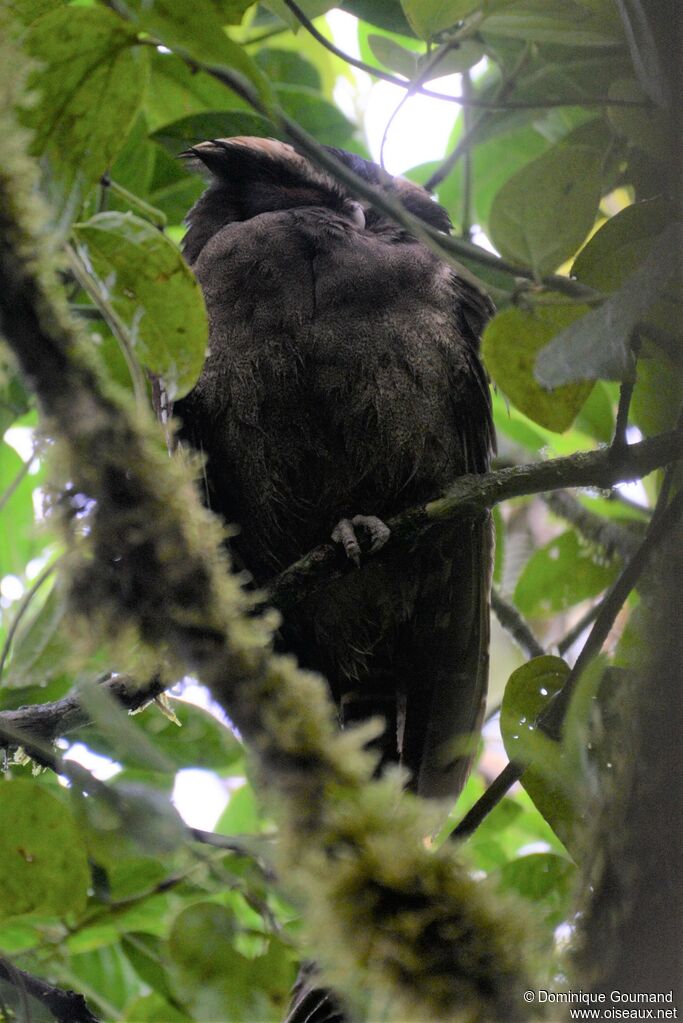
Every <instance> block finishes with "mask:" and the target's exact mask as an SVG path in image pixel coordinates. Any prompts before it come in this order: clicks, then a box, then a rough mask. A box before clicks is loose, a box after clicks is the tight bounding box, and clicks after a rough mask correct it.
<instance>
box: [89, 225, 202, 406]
mask: <svg viewBox="0 0 683 1023" xmlns="http://www.w3.org/2000/svg"><path fill="white" fill-rule="evenodd" d="M74 235H75V238H76V240H77V242H78V247H79V250H80V252H81V254H82V256H83V258H84V259H85V260H86V262H87V264H88V265H89V266H91V267H92V270H93V272H94V274H95V275H96V277H97V278H98V280H99V282H100V287H101V289H102V291H103V293H104V295H105V296H106V298H107V299H108V300H109V301H110V302H111V304H112V306H113V307H114V309H115V311H116V312H117V313H118V315H119V316H120V317H121V319H122V320H123V322H124V323H125V324H126V325H127V327H128V329H129V331H130V336H131V340H132V342H133V345H134V347H135V351H136V353H137V355H138V357H139V359H140V361H141V363H142V364H143V365H144V366H146V367H147V368H148V369H150V370H151V371H152V372H153V373H157V374H159V375H160V376H162V377H163V379H164V383H165V385H166V388H167V389H168V392H169V394H170V395H171V397H179V396H182V395H183V394H186V393H187V392H188V391H189V390H190V388H191V387H192V385H193V384H194V383H195V381H196V380H197V377H198V376H199V373H200V371H201V368H202V365H203V362H204V355H205V351H206V344H207V337H208V327H207V319H206V309H205V307H204V302H203V299H202V295H201V291H200V289H199V285H198V284H197V282H196V280H195V278H194V277H193V275H192V273H191V272H190V270H189V268H188V267H187V265H186V264H185V262H184V261H183V259H182V257H181V255H180V253H179V252H178V249H177V248H176V247H175V245H173V243H172V242H170V241H169V240H168V239H167V238H165V237H164V235H163V234H161V233H160V232H159V231H158V230H157V229H156V228H155V227H153V226H152V225H151V224H148V223H147V222H146V221H144V220H140V219H139V218H138V217H135V216H133V215H132V214H131V213H100V214H97V215H96V216H95V217H93V218H92V219H91V220H89V221H87V222H86V223H84V224H76V225H75V226H74Z"/></svg>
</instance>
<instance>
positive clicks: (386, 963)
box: [0, 55, 530, 1023]
mask: <svg viewBox="0 0 683 1023" xmlns="http://www.w3.org/2000/svg"><path fill="white" fill-rule="evenodd" d="M13 58H14V66H15V67H16V63H17V60H18V55H13ZM7 63H8V62H7V61H6V62H5V66H7ZM9 63H10V65H11V63H12V62H9ZM2 87H3V82H2V78H1V77H0V92H2V91H3V89H2ZM0 98H2V99H4V97H0ZM1 105H2V106H3V107H6V104H5V103H2V104H1ZM3 121H4V122H5V123H4V124H3V128H4V132H3V134H4V137H5V138H6V139H7V144H6V145H4V146H3V149H2V152H0V192H1V195H0V200H1V201H0V210H1V211H2V212H1V213H0V317H1V324H2V331H3V333H4V335H5V337H6V339H7V341H8V342H9V344H10V345H11V347H12V349H13V350H14V352H15V354H16V357H17V360H18V362H19V364H20V367H21V369H22V371H23V374H24V377H25V379H26V381H27V383H28V384H29V385H30V386H31V387H32V389H33V390H34V391H35V393H36V395H37V397H38V399H39V403H40V406H41V408H42V411H43V414H44V416H45V418H46V427H47V428H48V429H49V430H50V432H51V433H52V434H53V435H54V436H55V437H56V438H58V439H59V441H60V444H61V449H62V457H63V461H64V463H65V475H66V476H67V477H68V479H69V480H70V481H71V482H72V484H73V486H74V487H75V488H76V489H77V492H78V493H79V494H82V495H83V496H84V498H86V499H87V502H88V507H89V508H90V511H89V518H88V523H87V524H88V527H89V528H88V530H87V531H86V530H83V529H82V528H79V531H78V534H77V533H76V531H75V530H73V529H71V527H70V522H69V520H68V519H66V517H65V525H66V531H67V537H68V541H69V547H70V555H69V557H70V567H69V580H68V581H69V592H70V597H71V604H72V606H73V608H74V609H75V610H76V611H77V612H79V613H80V614H81V615H83V616H85V617H86V618H87V620H88V621H89V622H90V623H91V625H92V627H93V628H95V629H98V630H99V631H101V632H102V633H107V634H115V633H116V632H117V630H119V629H121V628H123V627H130V626H131V625H134V626H136V627H137V629H138V631H139V633H140V635H141V637H142V638H143V639H144V640H145V641H146V642H147V643H148V644H149V645H151V646H153V647H154V648H155V649H157V650H158V651H159V653H160V656H163V655H167V656H170V657H171V658H173V659H175V660H176V662H177V663H178V664H179V665H181V666H182V667H183V668H184V669H185V670H189V671H192V672H193V673H195V674H196V675H197V676H198V677H199V678H200V680H201V681H202V682H203V683H204V684H205V685H206V686H207V687H208V688H209V689H210V691H211V692H212V694H213V696H214V698H215V699H216V700H217V701H218V702H219V703H220V704H221V705H222V706H223V707H224V708H225V709H226V711H227V713H228V714H229V716H230V718H231V720H232V721H234V722H235V724H236V725H237V727H238V728H239V730H240V732H241V733H242V735H243V736H244V737H245V740H246V741H247V742H248V743H249V745H250V747H251V749H252V751H253V753H254V756H255V759H256V762H257V766H258V768H259V775H260V779H261V784H262V789H263V791H265V792H267V793H268V794H270V796H271V797H273V798H272V803H273V807H274V812H275V814H276V816H277V818H278V820H279V823H280V827H281V832H280V834H281V843H280V858H279V863H278V871H279V874H280V876H281V878H282V880H283V883H284V884H285V885H286V886H287V887H288V888H289V889H290V891H295V892H296V893H297V894H298V896H299V898H300V900H301V902H302V904H303V905H304V907H305V909H306V913H307V918H308V923H309V934H310V937H311V939H312V941H313V942H314V943H315V946H316V950H317V953H319V956H320V959H321V961H322V963H323V965H324V966H325V967H326V974H325V980H326V981H330V982H331V983H332V984H334V982H335V980H337V981H340V980H342V978H343V985H344V987H345V988H346V987H347V986H348V978H349V976H352V977H354V978H356V982H357V984H358V986H359V987H361V986H363V987H365V986H367V987H369V988H371V989H373V990H377V991H379V992H383V993H385V994H386V995H387V996H388V997H389V998H390V1000H391V1006H392V1009H391V1012H392V1016H393V1018H394V1019H396V1020H405V1019H406V1018H420V1019H421V1020H425V1021H428V1020H434V1021H436V1020H438V1021H439V1023H442V1021H445V1020H461V1019H467V1020H470V1021H482V1023H483V1021H484V1020H491V1019H505V1020H518V1019H522V1018H527V1015H528V1014H527V1012H526V1010H525V1009H524V1003H523V1001H522V998H521V992H522V990H523V989H524V988H527V987H529V986H530V984H529V981H528V978H527V977H526V976H525V973H526V969H527V968H526V965H525V964H524V962H523V961H521V962H520V949H521V948H522V947H523V946H524V941H525V935H524V931H525V926H524V923H523V922H522V921H521V920H520V919H519V913H514V914H512V913H510V912H508V911H506V909H505V907H504V906H502V905H501V904H500V897H499V896H495V897H494V896H493V894H492V892H491V891H489V890H488V889H487V887H486V886H485V885H482V884H481V883H478V882H475V881H473V880H472V878H471V877H470V876H469V872H468V871H467V869H466V868H465V867H464V866H463V865H462V864H461V863H460V862H459V860H458V859H457V858H456V857H455V855H454V854H453V852H452V850H450V849H441V850H439V851H437V852H428V851H427V850H426V849H425V847H424V842H423V839H424V836H425V834H427V833H429V832H430V830H431V828H432V824H433V821H432V818H431V815H430V814H429V813H428V812H427V811H426V810H425V809H424V807H423V806H422V805H421V804H420V802H419V801H418V800H417V799H415V798H414V797H410V796H408V795H405V796H403V797H402V798H401V799H399V798H398V796H399V791H400V783H399V779H396V778H393V779H387V780H384V781H382V782H370V781H369V776H370V774H371V771H372V764H373V760H372V757H371V756H370V755H369V754H367V753H366V752H364V750H363V739H364V737H363V735H362V734H361V733H360V731H351V732H346V733H344V734H340V733H339V732H338V730H337V727H336V724H335V720H334V713H333V708H332V705H331V703H330V700H329V698H328V696H327V694H326V690H325V686H324V684H323V682H322V680H321V679H320V678H318V677H317V676H315V675H313V674H311V673H307V672H304V671H302V670H300V669H299V668H298V667H297V665H296V664H295V662H294V661H293V659H291V658H286V657H280V656H275V655H274V654H273V653H272V650H271V646H270V634H271V630H272V626H273V622H272V620H269V619H267V618H264V617H260V618H259V617H256V616H254V615H250V614H249V610H250V607H251V598H249V597H248V596H247V595H246V594H245V593H244V592H243V591H242V589H241V586H240V583H239V580H238V579H237V578H236V577H235V576H234V575H232V574H231V573H230V571H229V565H228V564H227V559H226V556H225V554H224V553H222V546H221V541H222V538H223V533H222V529H221V528H220V526H219V525H218V523H217V522H216V521H215V520H214V519H213V517H212V516H211V515H210V513H209V512H207V511H206V510H205V509H204V508H203V507H202V506H201V504H200V502H199V499H198V496H197V494H196V492H195V490H194V487H193V485H192V483H191V481H190V480H189V478H188V473H187V471H186V469H185V468H184V466H183V465H182V464H181V461H180V460H178V459H176V460H169V459H168V456H167V454H166V451H165V449H164V445H163V441H162V439H161V438H160V436H159V434H158V431H157V429H156V427H155V424H153V423H151V422H150V423H146V422H143V421H142V417H141V416H140V415H139V413H138V414H136V413H134V411H133V410H132V409H131V408H130V407H129V406H128V404H126V403H124V402H123V401H122V400H121V399H119V398H118V397H117V396H116V395H114V394H111V393H109V392H108V391H107V390H106V388H105V387H104V385H103V384H102V382H101V381H100V379H99V378H98V376H97V373H96V372H95V371H94V369H93V368H92V367H91V366H90V365H89V363H88V360H87V359H86V358H85V357H84V354H83V349H82V347H81V344H80V341H79V336H78V333H77V328H76V326H75V325H74V324H73V323H72V322H71V321H70V319H69V317H68V313H67V310H66V305H65V301H64V297H63V295H62V294H61V292H60V290H59V288H58V285H57V281H56V276H55V273H54V267H53V266H52V265H51V264H50V259H49V256H48V254H47V253H46V251H45V242H44V238H45V233H44V228H43V226H42V225H40V224H39V223H38V222H37V219H36V215H35V212H34V210H35V205H36V191H35V189H36V173H35V168H34V167H33V165H32V162H31V161H30V160H29V159H28V158H27V157H26V155H25V153H24V151H23V146H22V144H23V142H24V139H23V138H22V136H21V133H20V132H19V131H18V129H17V126H16V124H14V123H13V121H12V119H11V118H10V117H9V116H8V115H7V113H5V115H4V116H3ZM81 525H82V523H81Z"/></svg>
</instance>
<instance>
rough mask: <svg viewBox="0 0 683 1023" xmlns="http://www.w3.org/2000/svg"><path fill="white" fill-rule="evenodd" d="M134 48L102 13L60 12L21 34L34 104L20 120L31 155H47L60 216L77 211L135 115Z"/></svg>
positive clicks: (128, 35)
mask: <svg viewBox="0 0 683 1023" xmlns="http://www.w3.org/2000/svg"><path fill="white" fill-rule="evenodd" d="M135 42H136V33H135V32H134V30H133V29H132V28H131V27H130V26H129V25H126V23H125V22H123V21H121V19H120V18H117V17H116V15H114V14H112V12H111V11H108V10H106V9H105V8H103V7H72V6H70V5H69V6H68V7H60V8H59V9H58V10H56V11H51V12H50V13H49V14H46V15H44V16H43V17H42V18H39V19H38V20H37V21H35V22H34V23H33V24H32V25H31V27H30V28H29V30H28V33H27V36H26V47H27V49H28V52H29V53H30V54H31V56H33V57H35V58H36V60H37V61H39V68H38V70H36V71H35V72H34V73H33V75H32V76H31V85H32V87H33V88H35V89H36V90H37V92H38V94H39V95H40V102H39V103H37V104H35V105H34V106H32V107H31V108H30V109H29V110H28V111H27V112H26V115H25V116H26V121H27V123H28V124H29V125H30V127H31V128H32V129H33V130H34V143H33V152H34V153H35V154H36V155H47V157H48V158H49V161H50V165H51V167H52V169H53V172H54V175H55V178H56V179H57V182H58V184H59V189H55V190H54V191H53V195H52V198H53V201H54V202H55V203H56V206H57V210H58V213H59V214H60V215H62V216H68V215H69V214H73V213H74V212H75V211H77V209H78V205H79V204H80V201H81V199H82V197H83V195H84V194H85V191H86V189H87V188H88V187H89V186H90V185H92V184H93V183H94V182H95V181H97V180H98V179H99V177H100V176H101V175H102V174H103V173H104V171H105V170H106V169H107V168H108V167H109V165H110V164H111V163H112V161H113V160H114V158H115V156H116V154H117V153H118V152H119V150H120V149H121V147H122V146H123V144H124V142H125V140H126V135H127V133H128V131H129V129H130V127H131V125H132V123H133V121H134V119H135V116H136V114H137V112H138V110H139V108H140V104H141V102H142V99H143V96H144V91H145V87H146V84H147V78H148V54H147V50H146V48H145V47H141V46H135V45H134V44H135Z"/></svg>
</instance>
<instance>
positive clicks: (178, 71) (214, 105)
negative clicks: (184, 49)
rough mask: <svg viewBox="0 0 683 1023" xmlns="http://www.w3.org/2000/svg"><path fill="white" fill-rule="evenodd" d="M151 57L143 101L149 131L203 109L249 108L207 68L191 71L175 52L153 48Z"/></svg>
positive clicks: (200, 111) (245, 109) (203, 110)
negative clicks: (149, 77)
mask: <svg viewBox="0 0 683 1023" xmlns="http://www.w3.org/2000/svg"><path fill="white" fill-rule="evenodd" d="M151 57H152V59H151V68H152V78H151V82H150V87H149V89H148V90H147V95H146V97H145V104H144V112H145V118H146V120H147V123H148V126H149V130H150V131H156V130H157V129H158V128H160V127H161V125H163V124H169V123H170V122H172V121H177V120H178V119H179V118H182V117H188V116H189V115H190V114H199V113H204V112H205V111H206V110H223V109H228V110H244V111H248V110H250V109H251V108H250V107H249V104H248V103H246V101H245V100H243V99H241V98H240V97H239V96H236V95H235V94H234V93H233V92H231V90H230V89H226V88H225V86H224V85H221V83H220V82H218V81H217V80H216V79H215V78H213V77H212V76H211V75H209V74H208V73H207V72H206V71H196V72H194V71H190V69H189V67H188V66H187V64H185V62H184V61H182V60H181V59H180V58H179V57H176V56H175V54H173V53H159V52H158V50H153V51H152V54H151Z"/></svg>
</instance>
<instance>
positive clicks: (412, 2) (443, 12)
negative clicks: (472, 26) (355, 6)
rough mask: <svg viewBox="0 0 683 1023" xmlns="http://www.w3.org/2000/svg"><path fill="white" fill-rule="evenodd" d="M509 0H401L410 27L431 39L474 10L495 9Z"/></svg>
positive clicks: (421, 35)
mask: <svg viewBox="0 0 683 1023" xmlns="http://www.w3.org/2000/svg"><path fill="white" fill-rule="evenodd" d="M510 2H511V0H401V5H402V7H403V10H404V12H405V15H406V18H407V19H408V21H409V22H410V25H411V28H412V29H413V31H414V32H415V34H416V35H418V36H420V37H421V38H422V39H431V38H432V37H433V36H435V35H437V34H438V33H439V32H443V31H444V30H445V29H447V28H453V27H454V26H455V25H457V23H458V22H459V21H462V20H463V19H464V18H467V17H468V16H469V15H470V14H474V13H475V11H479V10H484V11H486V12H489V11H495V10H497V9H498V8H499V7H505V6H506V5H507V4H509V3H510Z"/></svg>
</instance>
